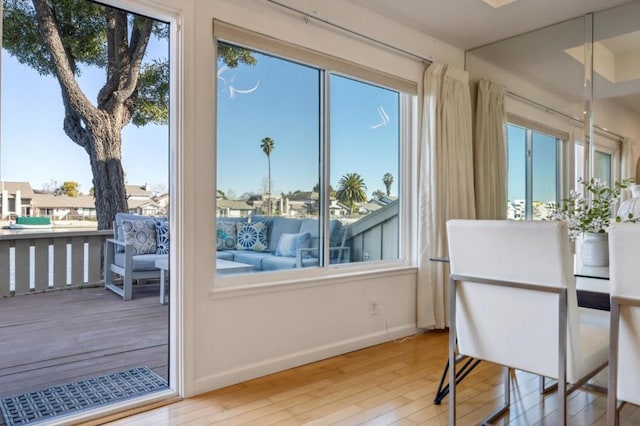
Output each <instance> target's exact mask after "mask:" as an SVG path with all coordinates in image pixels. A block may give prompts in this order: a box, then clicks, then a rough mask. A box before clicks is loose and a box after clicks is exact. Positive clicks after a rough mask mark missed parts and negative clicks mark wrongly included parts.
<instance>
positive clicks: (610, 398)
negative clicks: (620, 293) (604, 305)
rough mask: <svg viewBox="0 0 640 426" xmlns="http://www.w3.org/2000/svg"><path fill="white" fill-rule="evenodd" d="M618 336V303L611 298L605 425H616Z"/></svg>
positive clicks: (617, 416)
mask: <svg viewBox="0 0 640 426" xmlns="http://www.w3.org/2000/svg"><path fill="white" fill-rule="evenodd" d="M619 337H620V304H619V303H618V301H617V300H616V299H615V297H612V298H611V329H610V331H609V388H608V392H607V425H609V426H614V425H615V426H617V425H618V423H619V421H620V418H619V413H618V393H617V390H618V340H619Z"/></svg>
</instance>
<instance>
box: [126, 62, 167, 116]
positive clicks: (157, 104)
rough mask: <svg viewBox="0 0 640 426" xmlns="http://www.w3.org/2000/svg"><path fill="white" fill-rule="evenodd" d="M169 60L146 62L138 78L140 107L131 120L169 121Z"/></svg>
mask: <svg viewBox="0 0 640 426" xmlns="http://www.w3.org/2000/svg"><path fill="white" fill-rule="evenodd" d="M167 105H169V62H168V61H166V60H163V61H160V60H157V59H156V60H154V61H153V62H151V63H148V64H144V65H143V66H142V70H141V71H140V77H139V79H138V108H137V109H136V111H135V113H134V115H133V118H132V120H131V122H132V123H133V124H135V125H136V126H144V125H145V124H147V123H154V124H166V123H167V122H168V121H169V108H167Z"/></svg>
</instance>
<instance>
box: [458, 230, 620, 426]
mask: <svg viewBox="0 0 640 426" xmlns="http://www.w3.org/2000/svg"><path fill="white" fill-rule="evenodd" d="M447 232H448V243H449V257H450V261H451V264H450V267H451V279H450V294H449V296H450V308H449V309H450V312H449V314H450V316H449V319H450V321H449V324H450V328H449V330H450V341H449V344H450V346H449V360H450V365H451V366H452V368H451V369H450V371H449V380H450V381H449V383H450V384H453V385H452V386H451V390H450V396H449V398H450V399H449V424H450V425H455V422H456V386H455V379H454V378H455V362H454V361H455V359H456V357H457V356H459V355H466V356H470V357H473V358H476V359H481V360H485V361H490V362H493V363H496V364H499V365H502V366H504V367H505V375H504V377H505V379H504V387H505V388H504V404H503V405H502V406H501V407H499V408H498V409H497V410H496V411H495V412H493V413H492V414H490V415H489V416H488V417H487V418H486V419H485V420H484V422H486V423H490V422H492V421H494V420H495V419H497V418H499V417H500V416H502V415H503V414H505V413H506V412H507V411H508V409H509V405H510V382H509V369H519V370H524V371H527V372H530V373H534V374H537V375H540V376H544V377H550V378H553V379H557V380H558V387H557V388H558V394H557V398H558V413H557V414H558V416H559V421H558V424H566V413H567V399H566V397H567V394H568V393H570V392H571V391H573V390H575V389H577V388H578V387H580V386H581V385H583V384H584V383H585V382H586V381H587V380H589V379H590V378H591V377H593V376H594V375H595V374H597V373H598V372H599V371H601V370H602V369H603V368H604V367H605V366H606V365H607V360H608V344H609V324H608V313H606V312H601V315H600V318H602V320H601V322H600V323H598V321H597V320H594V316H591V315H590V316H591V318H590V319H589V321H584V322H583V321H581V314H580V310H579V309H578V305H577V298H576V288H575V280H574V276H573V256H572V255H571V253H570V248H569V238H568V234H567V225H566V223H564V222H557V221H553V222H537V221H536V222H516V221H506V220H450V221H449V222H448V223H447ZM585 313H586V312H585ZM595 317H596V318H597V317H598V313H595ZM456 342H457V353H456ZM568 383H569V384H571V385H570V386H568V385H567V384H568Z"/></svg>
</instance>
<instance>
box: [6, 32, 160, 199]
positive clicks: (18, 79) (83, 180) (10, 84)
mask: <svg viewBox="0 0 640 426" xmlns="http://www.w3.org/2000/svg"><path fill="white" fill-rule="evenodd" d="M167 52H168V45H167V42H166V41H158V40H156V39H155V38H152V41H151V43H150V45H149V49H148V54H147V57H148V58H157V57H167ZM78 80H79V83H80V86H81V87H82V89H83V91H84V92H85V94H86V95H87V97H88V98H89V100H91V101H92V102H94V105H95V102H96V98H97V93H98V90H99V89H100V87H101V86H102V85H103V84H104V81H105V75H104V71H103V70H101V69H97V68H85V69H84V70H83V73H82V76H81V77H79V79H78ZM63 118H64V109H63V106H62V98H61V95H60V86H59V85H58V81H57V80H56V79H55V78H54V77H51V76H47V77H44V76H40V75H39V74H38V73H37V72H36V71H34V70H33V69H31V68H29V67H26V66H24V65H21V64H20V63H18V61H17V60H16V59H15V58H13V57H12V56H10V55H9V54H8V53H7V52H6V51H5V50H4V49H3V51H2V118H1V120H2V121H1V123H2V129H1V130H2V131H1V139H0V142H1V144H0V175H1V176H0V177H1V178H2V179H4V180H6V181H27V182H29V183H31V186H32V187H33V188H34V189H41V188H42V187H43V185H45V184H48V183H49V182H50V181H52V180H55V181H57V182H58V183H59V184H62V183H63V182H64V181H76V182H78V183H80V191H81V192H83V193H85V194H87V193H88V192H89V190H90V189H91V187H92V186H93V185H92V183H91V180H92V174H91V167H90V164H89V156H88V155H87V154H86V152H85V151H84V150H83V149H82V148H80V147H79V146H78V145H76V144H75V143H73V142H72V141H71V140H70V139H69V138H68V137H67V136H66V134H65V133H64V131H63V129H62V124H63ZM122 140H123V143H122V158H123V159H122V163H123V167H124V171H125V174H126V180H127V183H129V184H140V185H143V184H145V183H147V184H149V185H150V186H151V187H152V188H153V187H162V186H163V187H164V188H165V189H166V188H167V187H168V175H169V173H168V170H169V162H168V161H169V159H168V155H169V145H168V144H169V139H168V127H167V126H158V125H152V124H150V125H147V126H144V127H140V128H137V127H135V126H134V125H132V124H129V125H128V126H126V127H125V128H124V129H123V131H122Z"/></svg>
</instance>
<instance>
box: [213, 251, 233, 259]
mask: <svg viewBox="0 0 640 426" xmlns="http://www.w3.org/2000/svg"><path fill="white" fill-rule="evenodd" d="M216 258H217V259H222V260H231V261H233V258H234V255H233V253H232V252H230V251H229V250H225V251H218V252H216Z"/></svg>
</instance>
